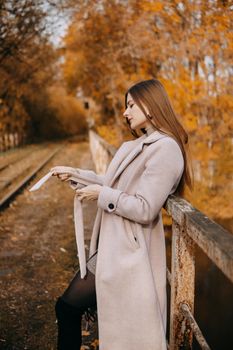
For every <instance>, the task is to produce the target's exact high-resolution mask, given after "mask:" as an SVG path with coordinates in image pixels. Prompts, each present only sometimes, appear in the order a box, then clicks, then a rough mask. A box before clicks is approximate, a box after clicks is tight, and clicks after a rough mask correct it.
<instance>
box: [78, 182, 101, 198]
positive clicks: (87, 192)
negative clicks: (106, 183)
mask: <svg viewBox="0 0 233 350" xmlns="http://www.w3.org/2000/svg"><path fill="white" fill-rule="evenodd" d="M101 188H102V186H100V185H88V186H85V187H84V188H82V189H80V190H76V194H77V196H78V199H79V200H83V199H86V200H90V201H94V200H97V199H98V197H99V193H100V191H101Z"/></svg>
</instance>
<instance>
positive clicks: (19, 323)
mask: <svg viewBox="0 0 233 350" xmlns="http://www.w3.org/2000/svg"><path fill="white" fill-rule="evenodd" d="M88 147H89V146H88V144H87V143H85V142H82V143H74V142H73V143H67V144H66V145H65V146H64V148H63V149H62V150H61V152H59V154H57V155H56V156H55V157H54V158H53V159H52V160H51V161H50V162H49V164H47V165H46V167H45V168H43V169H42V170H41V171H40V172H39V173H38V174H37V176H36V177H35V178H34V179H33V180H32V181H31V183H30V185H28V186H27V188H25V189H24V190H23V191H22V192H21V194H19V195H18V196H17V197H16V198H15V200H14V201H13V202H12V203H11V204H10V206H9V207H8V208H6V209H5V210H4V211H3V212H2V213H1V214H0V221H1V225H0V247H1V248H0V249H1V250H0V263H1V267H0V277H1V280H0V308H1V316H0V327H1V334H0V348H1V349H11V350H21V349H30V350H53V349H56V333H57V327H56V318H55V313H54V305H55V302H56V299H57V297H58V296H59V295H60V294H61V293H62V292H63V291H64V289H65V288H66V287H67V285H68V283H69V281H70V279H71V278H72V276H73V274H74V273H75V271H76V270H77V257H76V243H75V236H74V223H73V196H74V192H73V191H72V189H70V188H69V186H68V184H67V183H62V182H60V181H59V180H57V179H56V178H52V179H50V180H49V182H48V183H46V184H45V185H44V186H43V187H42V188H41V189H40V190H39V191H36V192H33V193H30V192H29V191H28V189H29V188H30V186H31V185H32V183H35V182H36V181H37V180H38V179H39V178H40V177H42V176H43V175H44V174H45V173H46V172H47V171H49V169H50V168H51V167H53V166H56V165H67V166H73V167H80V168H83V169H90V168H92V167H93V164H92V161H91V155H90V152H89V148H88ZM95 211H96V204H95V203H92V204H90V203H88V204H85V208H84V218H85V222H84V226H85V233H86V238H87V239H89V238H90V233H91V229H92V225H93V218H94V216H95ZM83 325H84V324H83ZM97 339H98V334H97V326H96V324H94V325H93V326H92V328H91V329H90V331H85V329H84V330H83V349H92V350H94V349H97V348H98V340H97Z"/></svg>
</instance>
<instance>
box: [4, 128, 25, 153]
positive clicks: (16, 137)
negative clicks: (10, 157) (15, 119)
mask: <svg viewBox="0 0 233 350" xmlns="http://www.w3.org/2000/svg"><path fill="white" fill-rule="evenodd" d="M25 141H26V134H24V133H18V132H11V133H6V132H5V133H0V152H5V151H7V150H9V149H11V148H15V147H18V146H21V145H24V144H25Z"/></svg>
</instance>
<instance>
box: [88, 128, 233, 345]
mask: <svg viewBox="0 0 233 350" xmlns="http://www.w3.org/2000/svg"><path fill="white" fill-rule="evenodd" d="M89 140H90V148H91V152H92V157H93V160H94V163H95V166H96V170H97V172H99V173H102V174H103V173H105V171H106V168H107V165H108V163H109V161H110V159H111V158H112V157H113V155H114V154H115V152H116V149H115V148H114V147H113V146H110V145H109V144H107V143H106V142H105V141H104V140H103V139H102V138H100V137H99V136H98V135H97V134H96V133H94V132H93V131H90V133H89ZM164 208H165V209H166V210H167V213H168V214H169V215H171V217H172V257H171V260H172V261H171V271H169V270H168V269H167V279H168V282H169V284H170V286H171V301H170V332H169V334H170V338H169V342H168V344H167V347H168V349H169V350H179V349H191V348H192V342H193V336H195V337H196V340H197V342H198V343H199V345H200V347H201V349H204V350H209V349H210V347H209V345H208V344H207V342H206V340H205V338H204V336H203V334H202V332H201V330H200V328H199V326H198V324H197V322H196V320H195V318H194V316H193V313H194V296H195V294H194V292H195V284H194V279H195V246H199V247H200V248H201V249H202V251H203V252H204V253H205V254H206V255H207V256H208V257H209V259H211V260H212V261H213V263H214V264H216V266H217V267H218V268H219V269H220V270H221V271H222V272H223V273H224V274H225V275H226V276H227V278H228V279H229V280H230V281H231V282H233V236H232V235H231V234H230V232H228V231H226V230H225V229H223V228H222V227H221V226H220V225H218V224H216V223H215V222H214V221H212V220H210V219H209V218H208V217H207V216H205V215H204V214H203V213H201V212H200V211H198V210H197V209H195V208H194V207H193V206H192V205H191V204H190V203H189V202H187V201H186V200H184V199H182V198H178V197H176V196H174V195H171V196H169V198H168V200H167V201H166V203H165V206H164Z"/></svg>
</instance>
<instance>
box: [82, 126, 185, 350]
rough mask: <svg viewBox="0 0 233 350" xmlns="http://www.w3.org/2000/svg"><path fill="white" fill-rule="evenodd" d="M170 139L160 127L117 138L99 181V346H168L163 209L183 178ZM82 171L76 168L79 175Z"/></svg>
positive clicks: (122, 349) (95, 243) (156, 349)
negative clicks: (116, 146)
mask: <svg viewBox="0 0 233 350" xmlns="http://www.w3.org/2000/svg"><path fill="white" fill-rule="evenodd" d="M183 167H184V161H183V156H182V153H181V150H180V148H179V146H178V144H177V143H176V141H175V140H174V139H172V138H171V137H169V136H166V135H164V134H161V133H159V132H158V131H155V132H153V133H152V134H151V135H149V136H146V135H143V136H142V137H140V138H138V139H136V140H134V141H129V142H125V143H123V145H122V146H121V147H120V148H119V150H118V151H117V153H116V155H115V156H114V158H113V160H112V162H111V163H110V165H109V167H108V170H107V173H106V175H105V177H100V176H98V175H96V174H94V172H91V171H85V170H84V171H83V175H85V176H87V177H88V176H90V179H91V180H92V182H93V181H94V178H95V177H96V182H98V183H102V184H103V187H102V190H101V192H100V195H99V198H98V202H97V205H98V211H97V216H96V220H95V224H94V229H93V235H92V239H91V249H90V254H92V253H94V251H95V250H96V249H97V247H98V258H97V269H96V291H97V305H98V322H99V340H100V350H165V349H166V339H165V335H166V256H165V238H164V230H163V223H162V217H161V208H162V206H163V204H164V203H165V201H166V199H167V197H168V195H169V194H171V193H173V192H174V191H175V190H176V188H177V186H178V183H179V181H180V179H181V176H182V173H183ZM81 174H82V172H81Z"/></svg>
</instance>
